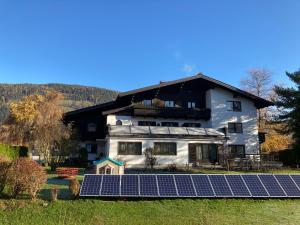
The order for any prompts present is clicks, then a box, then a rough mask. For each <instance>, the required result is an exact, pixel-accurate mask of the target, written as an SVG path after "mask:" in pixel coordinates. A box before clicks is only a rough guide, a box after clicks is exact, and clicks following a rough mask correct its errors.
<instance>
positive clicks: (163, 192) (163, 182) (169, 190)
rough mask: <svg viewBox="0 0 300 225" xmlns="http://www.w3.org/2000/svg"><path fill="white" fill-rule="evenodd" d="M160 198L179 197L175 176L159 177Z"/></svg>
mask: <svg viewBox="0 0 300 225" xmlns="http://www.w3.org/2000/svg"><path fill="white" fill-rule="evenodd" d="M156 177H157V181H158V188H159V195H160V196H166V197H167V196H170V197H172V196H178V195H177V191H176V186H175V182H174V176H173V175H157V176H156Z"/></svg>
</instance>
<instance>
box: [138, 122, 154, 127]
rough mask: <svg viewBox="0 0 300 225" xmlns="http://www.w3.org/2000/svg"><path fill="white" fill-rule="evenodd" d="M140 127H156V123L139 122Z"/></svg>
mask: <svg viewBox="0 0 300 225" xmlns="http://www.w3.org/2000/svg"><path fill="white" fill-rule="evenodd" d="M138 126H156V122H155V121H139V122H138Z"/></svg>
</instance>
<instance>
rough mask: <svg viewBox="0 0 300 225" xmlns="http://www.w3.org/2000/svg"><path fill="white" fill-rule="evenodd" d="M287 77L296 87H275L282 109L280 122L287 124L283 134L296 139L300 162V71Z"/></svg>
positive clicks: (277, 102)
mask: <svg viewBox="0 0 300 225" xmlns="http://www.w3.org/2000/svg"><path fill="white" fill-rule="evenodd" d="M286 75H287V76H288V77H289V78H290V80H291V81H293V83H294V84H295V86H294V87H287V88H285V87H279V86H276V87H275V92H276V94H277V95H278V100H277V101H276V105H277V107H279V108H282V111H281V114H280V115H279V120H281V121H283V122H285V124H286V126H285V127H284V129H283V130H282V132H283V133H286V134H291V135H292V136H293V138H294V149H295V150H296V151H297V152H298V154H297V155H298V157H297V159H295V160H297V161H299V160H300V70H298V71H296V72H294V73H288V72H286Z"/></svg>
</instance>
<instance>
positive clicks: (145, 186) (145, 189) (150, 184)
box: [139, 175, 158, 197]
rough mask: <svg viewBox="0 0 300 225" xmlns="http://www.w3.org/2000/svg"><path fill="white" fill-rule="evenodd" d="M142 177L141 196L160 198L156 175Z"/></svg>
mask: <svg viewBox="0 0 300 225" xmlns="http://www.w3.org/2000/svg"><path fill="white" fill-rule="evenodd" d="M139 177H140V195H141V196H152V197H154V196H158V188H157V182H156V176H155V175H139Z"/></svg>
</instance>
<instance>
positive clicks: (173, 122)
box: [66, 74, 272, 167]
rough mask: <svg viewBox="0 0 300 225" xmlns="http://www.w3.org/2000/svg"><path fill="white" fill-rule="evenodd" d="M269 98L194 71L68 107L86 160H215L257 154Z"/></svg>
mask: <svg viewBox="0 0 300 225" xmlns="http://www.w3.org/2000/svg"><path fill="white" fill-rule="evenodd" d="M270 105H272V103H271V102H269V101H267V100H264V99H262V98H259V97H257V96H254V95H252V94H250V93H247V92H244V91H242V90H239V89H237V88H235V87H232V86H230V85H227V84H224V83H222V82H220V81H217V80H214V79H212V78H210V77H207V76H204V75H202V74H198V75H196V76H193V77H188V78H184V79H180V80H175V81H170V82H163V83H160V84H158V85H153V86H150V87H145V88H141V89H137V90H133V91H129V92H125V93H120V94H119V96H118V97H117V99H116V100H115V101H113V102H109V103H105V104H102V105H97V106H93V107H89V108H85V109H81V110H76V111H73V112H70V113H68V114H67V115H66V118H67V121H73V122H74V124H75V126H76V127H77V128H78V130H79V131H80V133H81V141H82V146H85V147H86V149H87V151H88V152H89V160H91V161H92V160H96V159H99V158H101V157H110V158H113V159H117V160H120V161H123V162H125V163H126V166H127V167H145V155H144V153H145V150H146V149H149V148H150V149H152V152H153V154H154V155H155V157H156V165H157V166H161V167H164V166H168V165H170V164H175V165H176V166H187V165H189V166H191V165H199V164H219V163H222V160H224V159H225V158H226V157H228V156H230V157H233V158H236V157H238V158H249V157H253V156H255V155H259V153H260V151H259V132H258V125H257V124H258V123H257V122H258V121H257V109H259V108H263V107H268V106H270Z"/></svg>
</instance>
